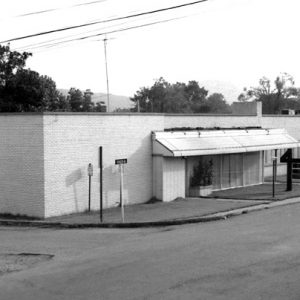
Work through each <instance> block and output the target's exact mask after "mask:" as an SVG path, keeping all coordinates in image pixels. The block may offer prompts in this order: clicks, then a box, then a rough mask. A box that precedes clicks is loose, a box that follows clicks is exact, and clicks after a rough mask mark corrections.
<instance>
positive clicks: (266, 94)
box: [238, 73, 299, 114]
mask: <svg viewBox="0 0 300 300" xmlns="http://www.w3.org/2000/svg"><path fill="white" fill-rule="evenodd" d="M297 95H299V89H297V88H295V87H294V79H293V77H292V76H291V75H289V74H288V73H281V74H280V75H279V76H277V77H276V79H275V80H274V84H273V85H272V84H271V81H270V79H268V78H267V77H262V78H261V79H260V80H259V85H258V86H257V87H252V88H250V89H246V88H245V89H244V92H243V93H242V94H241V95H240V96H239V97H238V100H239V101H249V100H253V99H256V100H260V101H262V110H263V113H264V114H278V113H280V111H281V110H282V109H283V108H285V107H286V105H287V103H288V102H289V101H288V100H289V99H290V98H291V97H296V96H297Z"/></svg>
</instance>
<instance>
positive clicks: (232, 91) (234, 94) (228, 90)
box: [199, 80, 243, 103]
mask: <svg viewBox="0 0 300 300" xmlns="http://www.w3.org/2000/svg"><path fill="white" fill-rule="evenodd" d="M199 85H200V86H201V87H202V86H203V87H204V88H205V89H207V90H208V91H209V95H211V94H213V93H220V94H222V95H223V96H224V97H225V99H226V101H227V102H228V103H232V102H235V101H237V98H238V96H239V95H240V94H241V93H242V92H243V90H242V89H241V88H239V87H237V86H235V85H234V84H232V83H231V82H227V81H220V80H204V81H200V82H199Z"/></svg>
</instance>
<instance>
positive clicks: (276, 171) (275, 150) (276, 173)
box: [275, 149, 277, 181]
mask: <svg viewBox="0 0 300 300" xmlns="http://www.w3.org/2000/svg"><path fill="white" fill-rule="evenodd" d="M275 157H276V160H275V181H276V180H277V149H275Z"/></svg>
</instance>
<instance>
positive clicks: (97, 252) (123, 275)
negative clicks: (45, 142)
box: [0, 204, 300, 300]
mask: <svg viewBox="0 0 300 300" xmlns="http://www.w3.org/2000/svg"><path fill="white" fill-rule="evenodd" d="M24 252H25V253H35V254H37V253H40V254H44V255H46V254H47V255H54V256H53V258H52V259H51V260H47V261H45V262H41V263H39V264H36V265H34V266H33V267H32V268H29V269H24V270H22V271H20V272H12V273H7V274H4V275H2V276H0V299H1V300H2V299H3V300H9V299H18V300H19V299H22V300H26V299H28V300H29V299H30V300H31V299H43V300H47V299H60V300H62V299H68V300H69V299H72V300H76V299H113V300H116V299H172V300H173V299H201V300H202V299H230V300H232V299H239V300H241V299H251V300H252V299H272V300H274V299H280V300H282V299H297V300H299V299H300V283H299V273H300V205H299V204H295V205H290V206H284V207H279V208H274V209H270V210H264V211H260V212H254V213H250V214H247V215H242V216H239V217H234V218H231V219H227V220H225V221H217V222H211V223H202V224H194V225H184V226H177V227H175V226H174V227H166V228H154V229H153V228H152V229H85V230H52V229H32V228H21V229H20V228H5V227H1V228H0V254H2V255H3V254H18V253H24Z"/></svg>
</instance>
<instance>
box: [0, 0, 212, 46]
mask: <svg viewBox="0 0 300 300" xmlns="http://www.w3.org/2000/svg"><path fill="white" fill-rule="evenodd" d="M206 1H208V0H198V1H194V2H189V3H184V4H180V5H176V6H170V7H166V8H161V9H156V10H151V11H147V12H142V13H137V14H132V15H127V16H124V17H117V18H112V19H107V20H102V21H95V22H90V23H85V24H81V25H74V26H69V27H64V28H59V29H54V30H49V31H43V32H39V33H35V34H30V35H25V36H21V37H16V38H12V39H8V40H5V41H0V43H8V42H12V41H18V40H23V39H28V38H32V37H36V36H41V35H46V34H51V33H55V32H61V31H66V30H71V29H76V28H81V27H86V26H91V25H95V24H100V23H107V22H113V21H119V20H124V19H129V18H136V17H140V16H144V15H149V14H155V13H159V12H164V11H168V10H174V9H178V8H182V7H187V6H191V5H196V4H199V3H202V2H206Z"/></svg>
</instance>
